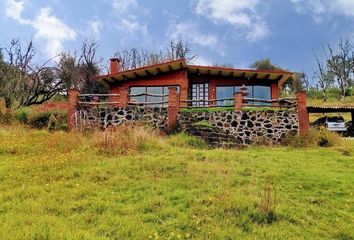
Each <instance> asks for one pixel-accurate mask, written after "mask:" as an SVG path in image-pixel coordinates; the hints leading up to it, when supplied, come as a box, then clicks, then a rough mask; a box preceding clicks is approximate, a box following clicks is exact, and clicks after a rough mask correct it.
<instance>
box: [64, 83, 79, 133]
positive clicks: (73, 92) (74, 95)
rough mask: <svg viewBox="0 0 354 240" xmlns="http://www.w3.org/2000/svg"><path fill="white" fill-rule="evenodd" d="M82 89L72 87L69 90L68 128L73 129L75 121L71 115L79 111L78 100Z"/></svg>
mask: <svg viewBox="0 0 354 240" xmlns="http://www.w3.org/2000/svg"><path fill="white" fill-rule="evenodd" d="M79 94H80V91H79V90H78V89H70V90H69V107H68V114H67V119H66V123H67V126H68V130H69V131H70V130H72V129H73V127H74V126H73V123H72V122H71V116H72V115H73V114H74V113H75V112H76V111H77V102H78V96H79Z"/></svg>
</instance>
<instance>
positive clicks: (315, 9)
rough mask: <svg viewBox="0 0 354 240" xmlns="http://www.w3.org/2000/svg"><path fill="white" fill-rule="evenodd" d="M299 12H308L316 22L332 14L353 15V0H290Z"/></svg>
mask: <svg viewBox="0 0 354 240" xmlns="http://www.w3.org/2000/svg"><path fill="white" fill-rule="evenodd" d="M290 1H291V2H292V3H293V4H295V8H296V11H297V12H299V13H306V12H310V13H311V14H312V16H313V18H314V20H315V21H316V22H318V23H320V22H322V21H323V20H324V18H326V17H328V16H330V15H332V14H334V15H342V16H347V17H354V1H353V0H330V1H328V0H290Z"/></svg>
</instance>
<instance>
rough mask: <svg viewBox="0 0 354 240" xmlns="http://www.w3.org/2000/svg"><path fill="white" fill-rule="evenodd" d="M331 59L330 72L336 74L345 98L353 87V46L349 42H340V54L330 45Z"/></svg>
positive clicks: (329, 58)
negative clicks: (347, 91) (348, 90)
mask: <svg viewBox="0 0 354 240" xmlns="http://www.w3.org/2000/svg"><path fill="white" fill-rule="evenodd" d="M328 52H329V57H328V59H327V65H328V68H329V70H330V71H331V72H332V73H333V74H334V76H335V79H336V81H337V84H338V86H339V88H340V90H341V95H342V98H344V97H345V93H346V90H347V88H348V87H349V86H350V85H351V83H352V79H351V77H352V76H353V69H354V61H353V46H352V45H351V44H350V42H349V40H343V39H342V38H341V39H340V41H339V45H338V52H335V51H334V49H333V48H332V47H331V46H330V45H329V44H328Z"/></svg>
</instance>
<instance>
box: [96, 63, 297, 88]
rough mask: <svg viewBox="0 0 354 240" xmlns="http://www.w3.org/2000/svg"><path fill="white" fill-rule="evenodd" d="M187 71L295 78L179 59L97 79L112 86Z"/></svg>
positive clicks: (289, 74) (277, 79) (268, 78)
mask: <svg viewBox="0 0 354 240" xmlns="http://www.w3.org/2000/svg"><path fill="white" fill-rule="evenodd" d="M181 69H187V71H188V72H189V73H193V74H203V75H214V76H221V77H232V78H240V79H253V80H254V79H257V80H265V81H275V82H277V83H278V84H279V85H282V84H283V83H284V82H285V81H287V80H288V79H289V78H291V77H292V76H293V73H292V72H288V71H271V70H251V69H237V68H225V67H216V66H215V67H211V66H210V67H208V66H197V65H187V64H186V61H185V60H184V59H179V60H175V61H170V62H164V63H159V64H154V65H149V66H145V67H141V68H136V69H132V70H128V71H122V72H118V73H114V74H107V75H102V76H99V77H98V78H97V79H98V81H100V82H101V83H103V84H104V85H106V86H107V85H111V84H114V83H115V82H120V81H127V80H134V79H140V78H146V77H154V76H157V75H158V74H161V73H168V72H172V71H176V70H181Z"/></svg>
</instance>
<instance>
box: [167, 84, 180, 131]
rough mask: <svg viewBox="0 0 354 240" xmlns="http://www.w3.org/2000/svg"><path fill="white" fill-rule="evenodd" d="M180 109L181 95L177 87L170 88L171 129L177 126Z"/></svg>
mask: <svg viewBox="0 0 354 240" xmlns="http://www.w3.org/2000/svg"><path fill="white" fill-rule="evenodd" d="M178 111H179V96H178V93H177V87H169V88H168V129H169V130H170V131H171V130H173V129H175V128H176V127H177V116H178Z"/></svg>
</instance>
